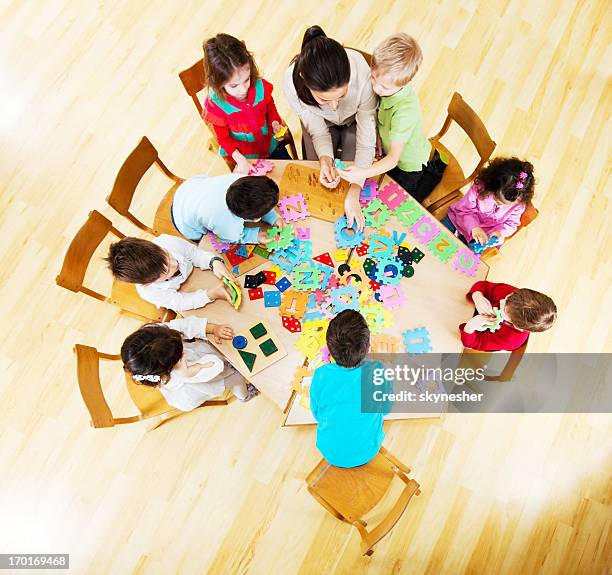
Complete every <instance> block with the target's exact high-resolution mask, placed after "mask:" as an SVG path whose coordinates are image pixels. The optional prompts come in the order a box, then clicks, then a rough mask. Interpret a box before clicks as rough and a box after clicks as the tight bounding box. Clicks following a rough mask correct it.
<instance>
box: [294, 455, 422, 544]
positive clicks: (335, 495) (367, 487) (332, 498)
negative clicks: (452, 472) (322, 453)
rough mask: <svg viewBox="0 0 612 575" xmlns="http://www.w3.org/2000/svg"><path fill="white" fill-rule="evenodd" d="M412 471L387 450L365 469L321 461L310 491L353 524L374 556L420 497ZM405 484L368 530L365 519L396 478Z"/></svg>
mask: <svg viewBox="0 0 612 575" xmlns="http://www.w3.org/2000/svg"><path fill="white" fill-rule="evenodd" d="M409 473H410V469H409V468H408V467H406V466H405V465H404V464H402V463H401V462H400V461H398V460H397V459H396V458H395V457H393V456H392V455H391V454H390V453H389V452H388V451H387V450H386V449H385V448H384V447H381V449H380V451H379V453H378V454H377V455H376V457H375V458H374V459H372V460H371V461H370V462H369V463H366V464H365V465H361V466H359V467H353V468H340V467H334V466H333V465H330V464H329V463H327V462H326V461H324V460H323V461H321V462H320V463H319V464H318V465H317V467H315V469H313V471H312V472H311V473H310V474H309V475H308V477H307V478H306V484H307V487H308V491H309V492H310V493H311V495H313V496H314V497H315V499H317V500H318V501H319V502H320V503H321V504H322V505H323V506H324V507H325V508H326V509H327V510H328V511H330V512H331V513H332V514H333V515H335V516H336V517H338V518H339V519H342V520H345V521H348V522H349V523H352V524H353V525H354V526H355V527H356V528H357V529H358V531H359V533H360V535H361V538H362V542H361V549H362V553H363V554H365V555H371V554H372V547H373V546H374V545H375V544H376V543H377V542H378V541H380V540H381V539H382V538H383V537H384V536H385V535H386V534H387V533H389V531H391V529H392V528H393V526H394V525H395V524H396V523H397V521H398V520H399V518H400V517H401V515H402V513H403V512H404V511H405V509H406V507H407V506H408V503H409V502H410V499H411V498H412V496H413V495H419V494H420V490H419V484H418V483H417V482H416V481H415V480H414V479H409V478H408V474H409ZM396 477H397V478H399V479H401V480H402V481H403V483H404V490H403V491H402V493H401V494H400V495H399V497H398V499H397V500H396V502H395V504H394V505H393V506H392V508H391V509H390V511H389V512H388V513H387V515H386V516H385V517H384V518H383V519H382V520H381V522H380V523H379V524H378V525H377V526H376V527H374V528H373V529H372V530H371V531H369V532H368V531H367V530H366V529H365V522H364V521H363V520H362V516H363V515H365V514H366V513H368V512H369V511H371V510H372V509H373V508H374V507H375V506H376V505H377V504H378V503H379V502H380V501H381V500H382V499H383V497H384V496H385V494H386V493H387V491H388V490H389V488H390V486H391V482H392V480H393V479H394V478H396Z"/></svg>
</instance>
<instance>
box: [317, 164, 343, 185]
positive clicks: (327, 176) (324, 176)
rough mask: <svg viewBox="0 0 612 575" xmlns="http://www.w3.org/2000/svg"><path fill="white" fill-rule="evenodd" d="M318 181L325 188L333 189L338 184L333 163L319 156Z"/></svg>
mask: <svg viewBox="0 0 612 575" xmlns="http://www.w3.org/2000/svg"><path fill="white" fill-rule="evenodd" d="M319 181H320V182H321V184H323V185H324V186H325V187H326V188H330V189H333V188H335V187H336V186H337V185H338V184H339V183H340V176H339V174H338V171H337V170H336V167H335V166H334V161H333V160H332V159H331V158H330V157H329V156H321V172H320V173H319Z"/></svg>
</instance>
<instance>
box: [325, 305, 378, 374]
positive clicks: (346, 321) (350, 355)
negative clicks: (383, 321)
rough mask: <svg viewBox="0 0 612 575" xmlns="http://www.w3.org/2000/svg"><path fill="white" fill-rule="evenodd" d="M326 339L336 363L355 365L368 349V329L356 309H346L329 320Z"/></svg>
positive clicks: (343, 365)
mask: <svg viewBox="0 0 612 575" xmlns="http://www.w3.org/2000/svg"><path fill="white" fill-rule="evenodd" d="M326 341H327V349H329V353H330V355H331V356H332V357H333V358H334V359H335V360H336V363H337V364H338V365H340V366H342V367H356V366H357V365H359V364H360V363H361V362H362V361H363V358H364V357H365V356H366V354H367V353H368V350H369V349H370V329H369V328H368V324H367V322H366V320H365V318H364V317H363V316H362V315H361V314H360V313H359V312H358V311H355V310H352V309H346V310H344V311H341V312H340V313H339V314H338V315H337V316H336V317H335V318H334V319H332V320H331V321H330V322H329V327H328V328H327V335H326Z"/></svg>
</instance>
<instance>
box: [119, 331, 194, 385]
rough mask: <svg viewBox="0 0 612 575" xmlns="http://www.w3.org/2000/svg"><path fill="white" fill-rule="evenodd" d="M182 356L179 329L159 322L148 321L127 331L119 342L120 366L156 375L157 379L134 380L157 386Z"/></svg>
mask: <svg viewBox="0 0 612 575" xmlns="http://www.w3.org/2000/svg"><path fill="white" fill-rule="evenodd" d="M182 356H183V338H182V336H181V334H180V332H178V331H176V330H174V329H170V328H169V327H168V326H165V325H160V324H148V325H145V326H143V327H141V328H140V329H139V330H138V331H135V332H134V333H133V334H131V335H129V336H128V337H127V339H126V340H125V341H124V342H123V345H122V346H121V359H122V360H123V369H125V371H127V372H129V373H130V374H131V375H132V376H134V375H149V376H151V375H152V376H156V375H157V376H159V378H160V381H159V382H154V381H148V380H146V379H143V380H141V381H138V383H142V384H143V385H149V386H151V387H158V386H160V385H164V384H165V383H166V382H167V381H168V380H169V379H170V372H171V371H172V369H173V368H174V366H175V365H176V364H177V363H178V362H179V361H180V360H181V357H182Z"/></svg>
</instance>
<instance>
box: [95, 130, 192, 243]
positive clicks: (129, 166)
mask: <svg viewBox="0 0 612 575" xmlns="http://www.w3.org/2000/svg"><path fill="white" fill-rule="evenodd" d="M153 164H155V165H156V166H157V167H158V168H159V170H160V171H161V172H162V173H163V174H165V175H166V176H167V177H168V178H170V179H171V180H172V181H173V182H174V183H175V184H180V183H181V182H182V181H183V179H182V178H179V177H178V176H175V175H174V174H173V173H172V172H171V171H170V170H169V169H168V168H167V167H166V166H165V164H164V163H163V162H162V161H161V159H160V158H159V154H158V153H157V150H156V149H155V147H154V146H153V144H152V143H151V141H150V140H149V138H147V137H146V136H144V137H143V138H142V140H140V142H139V143H138V145H137V146H136V147H135V148H134V149H133V150H132V152H131V153H130V155H129V156H128V157H127V158H126V160H125V162H123V165H122V166H121V168H120V170H119V173H118V174H117V177H116V178H115V183H114V185H113V189H112V191H111V193H110V195H109V196H108V197H107V198H106V201H107V202H108V204H109V205H110V206H111V207H112V208H113V209H114V210H116V211H117V212H118V213H120V214H121V215H122V216H123V217H125V218H127V219H128V220H130V222H132V223H133V224H134V225H135V226H137V227H139V228H140V229H141V230H143V231H145V232H148V233H150V234H153V235H159V232H158V231H157V230H155V229H154V228H151V227H149V226H147V225H145V224H143V223H142V222H141V221H140V220H139V219H138V218H137V217H136V216H135V215H134V214H132V213H131V212H130V206H131V205H132V200H133V199H134V194H135V192H136V188H137V187H138V184H139V182H140V180H141V179H142V177H143V176H144V175H145V173H146V172H147V171H148V170H149V168H150V167H151V166H152V165H153Z"/></svg>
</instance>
